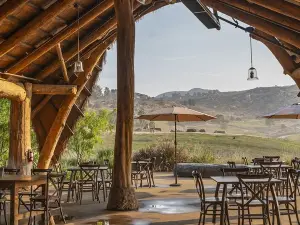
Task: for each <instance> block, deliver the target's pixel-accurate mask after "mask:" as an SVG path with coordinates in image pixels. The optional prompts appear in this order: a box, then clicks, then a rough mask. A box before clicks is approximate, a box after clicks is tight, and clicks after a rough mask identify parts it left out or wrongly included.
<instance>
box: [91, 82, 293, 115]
mask: <svg viewBox="0 0 300 225" xmlns="http://www.w3.org/2000/svg"><path fill="white" fill-rule="evenodd" d="M100 92H101V90H100V88H99V87H96V88H95V89H94V92H93V95H92V98H91V99H90V107H95V108H101V107H103V108H109V109H112V108H115V107H116V90H110V91H109V93H108V92H107V91H106V95H104V94H103V93H102V92H103V91H102V92H101V93H100ZM298 92H299V89H298V88H297V87H296V85H292V86H282V87H280V86H274V87H259V88H254V89H250V90H245V91H231V92H221V91H218V90H207V89H202V88H193V89H191V90H189V91H173V92H166V93H162V94H160V95H158V96H156V97H150V96H147V95H144V94H140V93H136V94H135V112H136V114H139V112H150V111H153V110H156V109H160V108H162V107H171V106H175V105H176V106H186V107H189V108H193V109H196V110H200V111H203V112H206V113H213V114H223V115H225V116H226V115H227V116H234V117H248V118H249V117H250V118H255V117H257V116H261V115H264V114H266V113H269V112H272V111H274V110H277V109H278V108H280V107H283V106H287V105H290V104H293V103H295V102H298V101H299V98H298V97H297V94H298Z"/></svg>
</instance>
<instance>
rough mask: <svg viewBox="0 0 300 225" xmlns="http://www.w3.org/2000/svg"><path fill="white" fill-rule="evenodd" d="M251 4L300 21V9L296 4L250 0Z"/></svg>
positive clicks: (278, 0) (268, 0)
mask: <svg viewBox="0 0 300 225" xmlns="http://www.w3.org/2000/svg"><path fill="white" fill-rule="evenodd" d="M248 2H250V3H254V4H256V5H260V6H262V7H265V8H267V9H270V10H272V11H275V12H278V13H280V14H283V15H286V16H289V17H292V18H294V19H296V20H300V13H299V12H300V7H298V6H297V5H295V4H292V3H289V2H287V1H285V0H276V1H274V0H263V1H262V0H248Z"/></svg>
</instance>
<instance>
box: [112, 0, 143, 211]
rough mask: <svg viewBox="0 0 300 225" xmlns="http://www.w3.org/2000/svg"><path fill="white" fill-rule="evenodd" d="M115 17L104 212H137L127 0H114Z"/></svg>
mask: <svg viewBox="0 0 300 225" xmlns="http://www.w3.org/2000/svg"><path fill="white" fill-rule="evenodd" d="M114 2H115V12H116V18H117V52H118V56H117V70H118V72H117V82H118V84H117V90H118V92H117V124H116V135H115V149H114V168H113V174H114V176H113V180H112V187H111V191H110V194H109V200H108V205H107V209H109V210H136V209H138V202H137V200H136V197H135V191H134V188H132V186H131V154H132V134H133V110H134V47H135V23H134V17H133V12H132V2H131V1H130V0H126V1H123V0H114Z"/></svg>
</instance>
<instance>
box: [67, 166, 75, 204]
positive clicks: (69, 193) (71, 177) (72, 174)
mask: <svg viewBox="0 0 300 225" xmlns="http://www.w3.org/2000/svg"><path fill="white" fill-rule="evenodd" d="M73 177H74V171H71V175H70V182H69V188H68V196H67V202H70V195H71V191H72V187H73Z"/></svg>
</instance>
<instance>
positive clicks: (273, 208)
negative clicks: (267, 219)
mask: <svg viewBox="0 0 300 225" xmlns="http://www.w3.org/2000/svg"><path fill="white" fill-rule="evenodd" d="M272 225H275V206H274V203H272Z"/></svg>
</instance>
